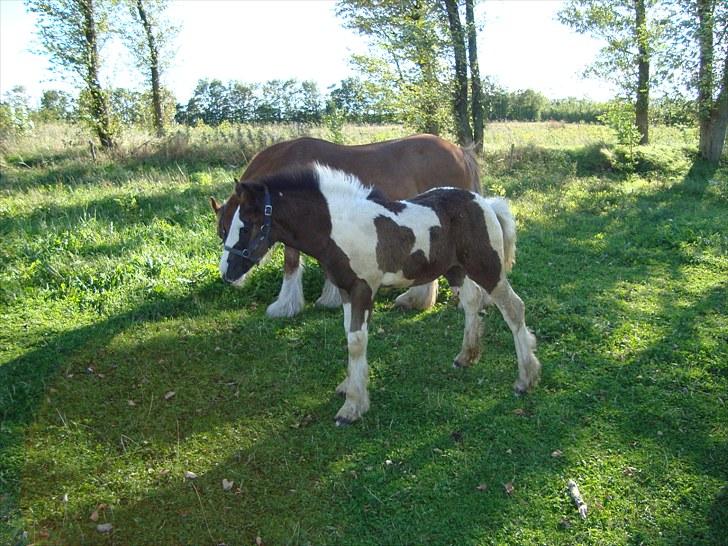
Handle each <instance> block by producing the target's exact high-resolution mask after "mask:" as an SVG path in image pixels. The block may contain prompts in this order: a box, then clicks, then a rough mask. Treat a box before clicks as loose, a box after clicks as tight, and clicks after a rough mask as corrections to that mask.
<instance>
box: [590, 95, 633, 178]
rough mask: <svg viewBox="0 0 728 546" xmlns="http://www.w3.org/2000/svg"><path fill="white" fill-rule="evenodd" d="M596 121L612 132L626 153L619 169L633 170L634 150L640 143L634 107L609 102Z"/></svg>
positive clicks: (624, 103)
mask: <svg viewBox="0 0 728 546" xmlns="http://www.w3.org/2000/svg"><path fill="white" fill-rule="evenodd" d="M598 119H599V121H601V122H602V123H604V124H605V125H606V126H607V127H609V128H610V129H612V130H613V131H614V134H615V136H616V137H617V143H619V144H620V145H622V146H624V147H625V149H626V151H627V153H626V154H625V155H624V158H625V161H624V163H621V161H620V162H619V164H620V165H621V168H622V169H626V170H631V169H634V167H635V155H634V149H635V147H636V146H637V145H638V144H639V142H640V132H639V130H638V129H637V126H636V125H635V122H634V119H635V115H634V106H633V105H632V104H630V103H627V102H624V101H620V100H615V101H611V102H610V103H608V104H607V108H606V111H605V112H604V114H602V115H601V116H599V118H598Z"/></svg>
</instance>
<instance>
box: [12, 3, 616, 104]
mask: <svg viewBox="0 0 728 546" xmlns="http://www.w3.org/2000/svg"><path fill="white" fill-rule="evenodd" d="M561 4H562V2H561V1H558V0H484V1H483V0H481V2H480V3H479V4H478V8H477V11H476V17H477V19H478V22H480V23H481V27H482V28H481V29H480V32H479V34H478V55H479V60H480V65H481V75H482V76H489V77H491V78H493V79H494V80H495V81H496V82H498V83H499V84H500V85H502V86H504V87H506V88H508V89H510V90H517V89H526V88H530V89H535V90H537V91H540V92H542V93H544V94H545V95H546V96H548V97H550V98H560V97H568V96H573V97H578V98H582V97H585V98H591V99H594V100H606V99H608V98H610V97H611V96H612V95H613V94H614V92H613V89H612V88H611V87H610V86H609V85H607V84H605V83H604V82H600V81H597V80H586V79H583V78H582V77H581V74H582V72H583V70H584V68H585V67H586V66H587V65H588V64H589V62H591V61H592V60H593V59H594V58H595V56H596V54H597V52H598V50H599V48H600V46H601V44H600V42H598V41H597V40H594V39H592V38H590V37H588V36H581V35H578V34H576V33H574V32H572V31H571V30H569V29H568V28H566V27H565V26H563V25H561V24H560V23H559V22H558V21H557V20H556V12H557V11H558V9H559V7H560V6H561ZM169 16H170V18H171V19H172V20H174V21H175V22H176V23H177V24H178V25H179V26H180V32H179V34H178V37H177V40H176V53H175V55H174V58H173V61H172V63H171V66H170V67H169V69H168V70H167V73H166V75H165V76H164V84H165V85H166V86H167V87H169V88H170V89H172V91H173V92H174V94H175V96H176V97H177V100H178V101H180V102H186V101H187V99H189V97H190V96H191V94H192V92H193V90H194V87H195V85H196V83H197V81H198V80H199V79H201V78H208V79H213V78H216V79H220V80H222V81H223V82H227V81H230V80H239V81H242V82H248V83H251V82H263V81H266V80H271V79H288V78H294V79H298V80H313V81H315V82H317V83H318V86H319V89H320V90H321V91H322V92H325V91H326V90H327V88H328V87H329V86H331V85H333V84H336V83H338V82H339V81H341V80H342V79H344V78H346V77H349V76H353V75H355V73H354V71H353V69H352V68H351V66H350V64H349V59H350V57H351V55H352V53H367V51H368V44H367V40H366V38H365V37H362V36H360V35H358V34H357V33H356V32H354V31H353V30H349V29H346V28H344V27H343V23H342V20H341V19H339V18H337V17H336V14H335V3H334V2H333V1H328V0H273V1H271V0H268V1H262V0H172V1H171V6H170V9H169ZM39 49H40V44H39V42H38V39H37V37H36V34H35V17H34V15H33V14H29V13H27V12H26V11H25V7H24V4H23V2H22V0H0V96H3V95H4V94H5V93H6V92H7V91H8V90H10V89H11V88H13V87H14V86H16V85H22V86H24V87H25V88H26V91H27V93H28V95H29V96H30V97H31V100H32V101H37V100H38V99H39V97H40V94H41V92H42V90H44V89H63V90H67V91H71V90H72V89H73V87H72V85H71V83H70V82H69V81H64V80H63V79H61V78H60V77H59V76H58V75H57V74H55V73H53V72H52V71H51V70H50V65H49V63H48V59H47V57H45V56H44V55H39V54H37V53H33V51H37V50H39ZM102 54H103V62H104V69H103V71H102V74H101V79H102V84H103V85H105V86H113V87H130V88H136V89H141V88H142V85H143V82H142V80H141V78H140V76H138V75H136V74H135V70H134V69H133V68H131V65H130V61H129V59H128V56H127V55H126V54H125V52H124V50H123V48H122V47H120V46H119V45H118V44H115V43H113V42H110V43H109V44H108V45H107V46H106V47H105V49H104V51H103V52H102Z"/></svg>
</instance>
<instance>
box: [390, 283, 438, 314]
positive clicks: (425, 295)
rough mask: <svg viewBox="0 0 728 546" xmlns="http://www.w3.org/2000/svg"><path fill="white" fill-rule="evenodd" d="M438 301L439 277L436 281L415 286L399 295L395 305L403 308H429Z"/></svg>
mask: <svg viewBox="0 0 728 546" xmlns="http://www.w3.org/2000/svg"><path fill="white" fill-rule="evenodd" d="M436 301H437V279H435V280H434V281H432V282H430V283H427V284H421V285H419V286H413V287H412V288H410V289H409V290H407V291H406V292H405V293H404V294H400V295H399V296H397V299H396V300H394V305H396V306H397V307H401V308H402V309H420V310H423V309H429V308H430V307H432V306H433V305H435V302H436Z"/></svg>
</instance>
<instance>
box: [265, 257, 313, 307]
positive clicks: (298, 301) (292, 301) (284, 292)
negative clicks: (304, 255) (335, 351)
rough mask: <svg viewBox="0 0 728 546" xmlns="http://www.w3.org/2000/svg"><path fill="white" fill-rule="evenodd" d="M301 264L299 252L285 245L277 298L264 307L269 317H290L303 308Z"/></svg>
mask: <svg viewBox="0 0 728 546" xmlns="http://www.w3.org/2000/svg"><path fill="white" fill-rule="evenodd" d="M303 304H304V299H303V264H302V263H301V253H300V252H299V251H298V250H296V249H295V248H291V247H289V246H287V247H285V251H284V262H283V284H282V285H281V291H280V293H279V294H278V299H276V301H274V302H273V303H271V304H270V305H269V306H268V309H266V314H267V315H268V316H269V317H292V316H294V315H297V314H298V313H300V312H301V311H302V310H303Z"/></svg>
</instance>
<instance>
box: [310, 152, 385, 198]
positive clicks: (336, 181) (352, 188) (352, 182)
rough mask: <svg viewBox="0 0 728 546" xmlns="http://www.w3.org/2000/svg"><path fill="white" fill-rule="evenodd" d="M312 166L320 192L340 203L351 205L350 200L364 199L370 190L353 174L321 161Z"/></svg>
mask: <svg viewBox="0 0 728 546" xmlns="http://www.w3.org/2000/svg"><path fill="white" fill-rule="evenodd" d="M313 168H314V170H315V171H316V173H317V174H318V180H319V187H320V189H321V193H323V194H324V195H326V198H327V199H330V200H333V201H337V202H341V203H342V204H343V203H348V204H349V206H351V204H352V201H359V200H361V199H366V198H367V196H368V195H369V194H370V193H371V191H372V189H371V188H367V187H365V186H364V185H363V184H362V183H361V180H359V179H358V178H357V177H356V176H354V175H353V174H349V173H345V172H343V171H340V170H338V169H333V168H331V167H329V166H327V165H322V164H321V163H314V165H313Z"/></svg>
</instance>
